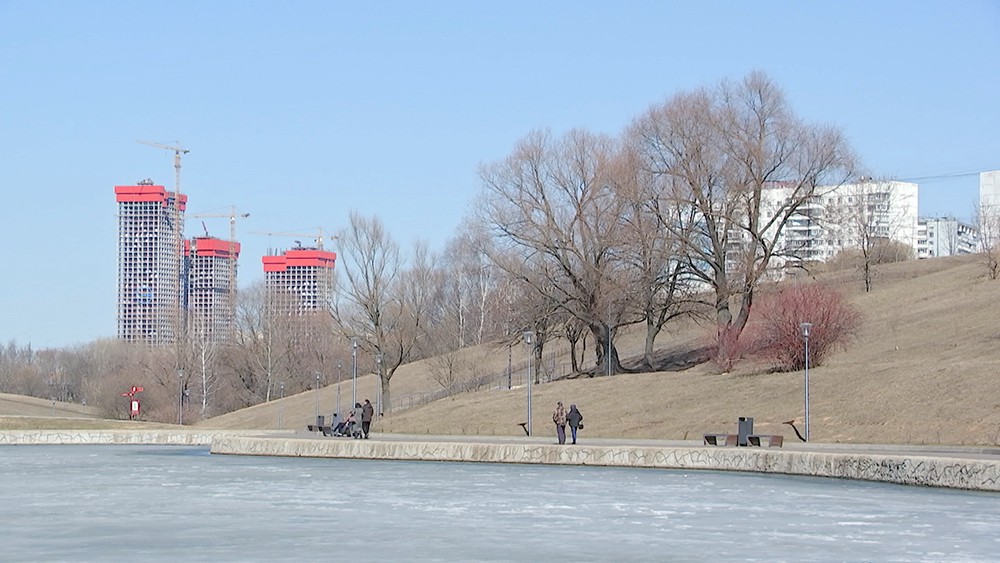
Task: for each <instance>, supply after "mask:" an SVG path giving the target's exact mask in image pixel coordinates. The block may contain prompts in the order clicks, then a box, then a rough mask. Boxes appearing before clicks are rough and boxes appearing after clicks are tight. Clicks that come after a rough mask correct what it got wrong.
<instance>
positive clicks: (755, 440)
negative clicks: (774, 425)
mask: <svg viewBox="0 0 1000 563" xmlns="http://www.w3.org/2000/svg"><path fill="white" fill-rule="evenodd" d="M784 441H785V437H784V436H781V435H771V434H751V435H749V436H747V444H748V445H750V446H758V447H760V446H766V447H768V448H780V447H781V444H782V443H784Z"/></svg>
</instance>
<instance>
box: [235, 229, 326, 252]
mask: <svg viewBox="0 0 1000 563" xmlns="http://www.w3.org/2000/svg"><path fill="white" fill-rule="evenodd" d="M316 231H317V233H318V234H317V233H297V232H291V231H283V232H264V231H251V232H250V234H251V235H267V236H268V237H273V236H274V237H309V238H312V239H314V240H315V241H316V248H317V249H319V250H323V239H324V235H323V227H316ZM328 238H331V239H334V238H337V237H336V236H329V237H328ZM295 242H296V243H297V244H298V245H299V246H302V242H301V241H298V240H297V241H295Z"/></svg>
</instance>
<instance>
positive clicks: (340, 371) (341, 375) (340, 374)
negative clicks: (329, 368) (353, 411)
mask: <svg viewBox="0 0 1000 563" xmlns="http://www.w3.org/2000/svg"><path fill="white" fill-rule="evenodd" d="M343 380H344V365H343V364H342V363H340V362H337V414H338V415H340V416H341V417H343V415H344V411H342V410H340V382H341V381H343Z"/></svg>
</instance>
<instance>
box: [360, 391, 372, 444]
mask: <svg viewBox="0 0 1000 563" xmlns="http://www.w3.org/2000/svg"><path fill="white" fill-rule="evenodd" d="M374 415H375V407H373V406H372V402H371V401H369V400H368V399H365V406H363V407H361V432H362V433H364V435H365V438H368V432H370V431H371V429H372V418H373V417H374Z"/></svg>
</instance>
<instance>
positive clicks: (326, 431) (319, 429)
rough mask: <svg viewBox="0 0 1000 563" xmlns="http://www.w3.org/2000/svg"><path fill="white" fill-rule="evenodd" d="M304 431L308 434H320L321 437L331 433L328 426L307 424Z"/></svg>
mask: <svg viewBox="0 0 1000 563" xmlns="http://www.w3.org/2000/svg"><path fill="white" fill-rule="evenodd" d="M306 429H307V430H309V431H310V432H322V433H323V435H327V434H329V433H330V431H331V429H330V427H329V426H317V425H315V424H307V425H306Z"/></svg>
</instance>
